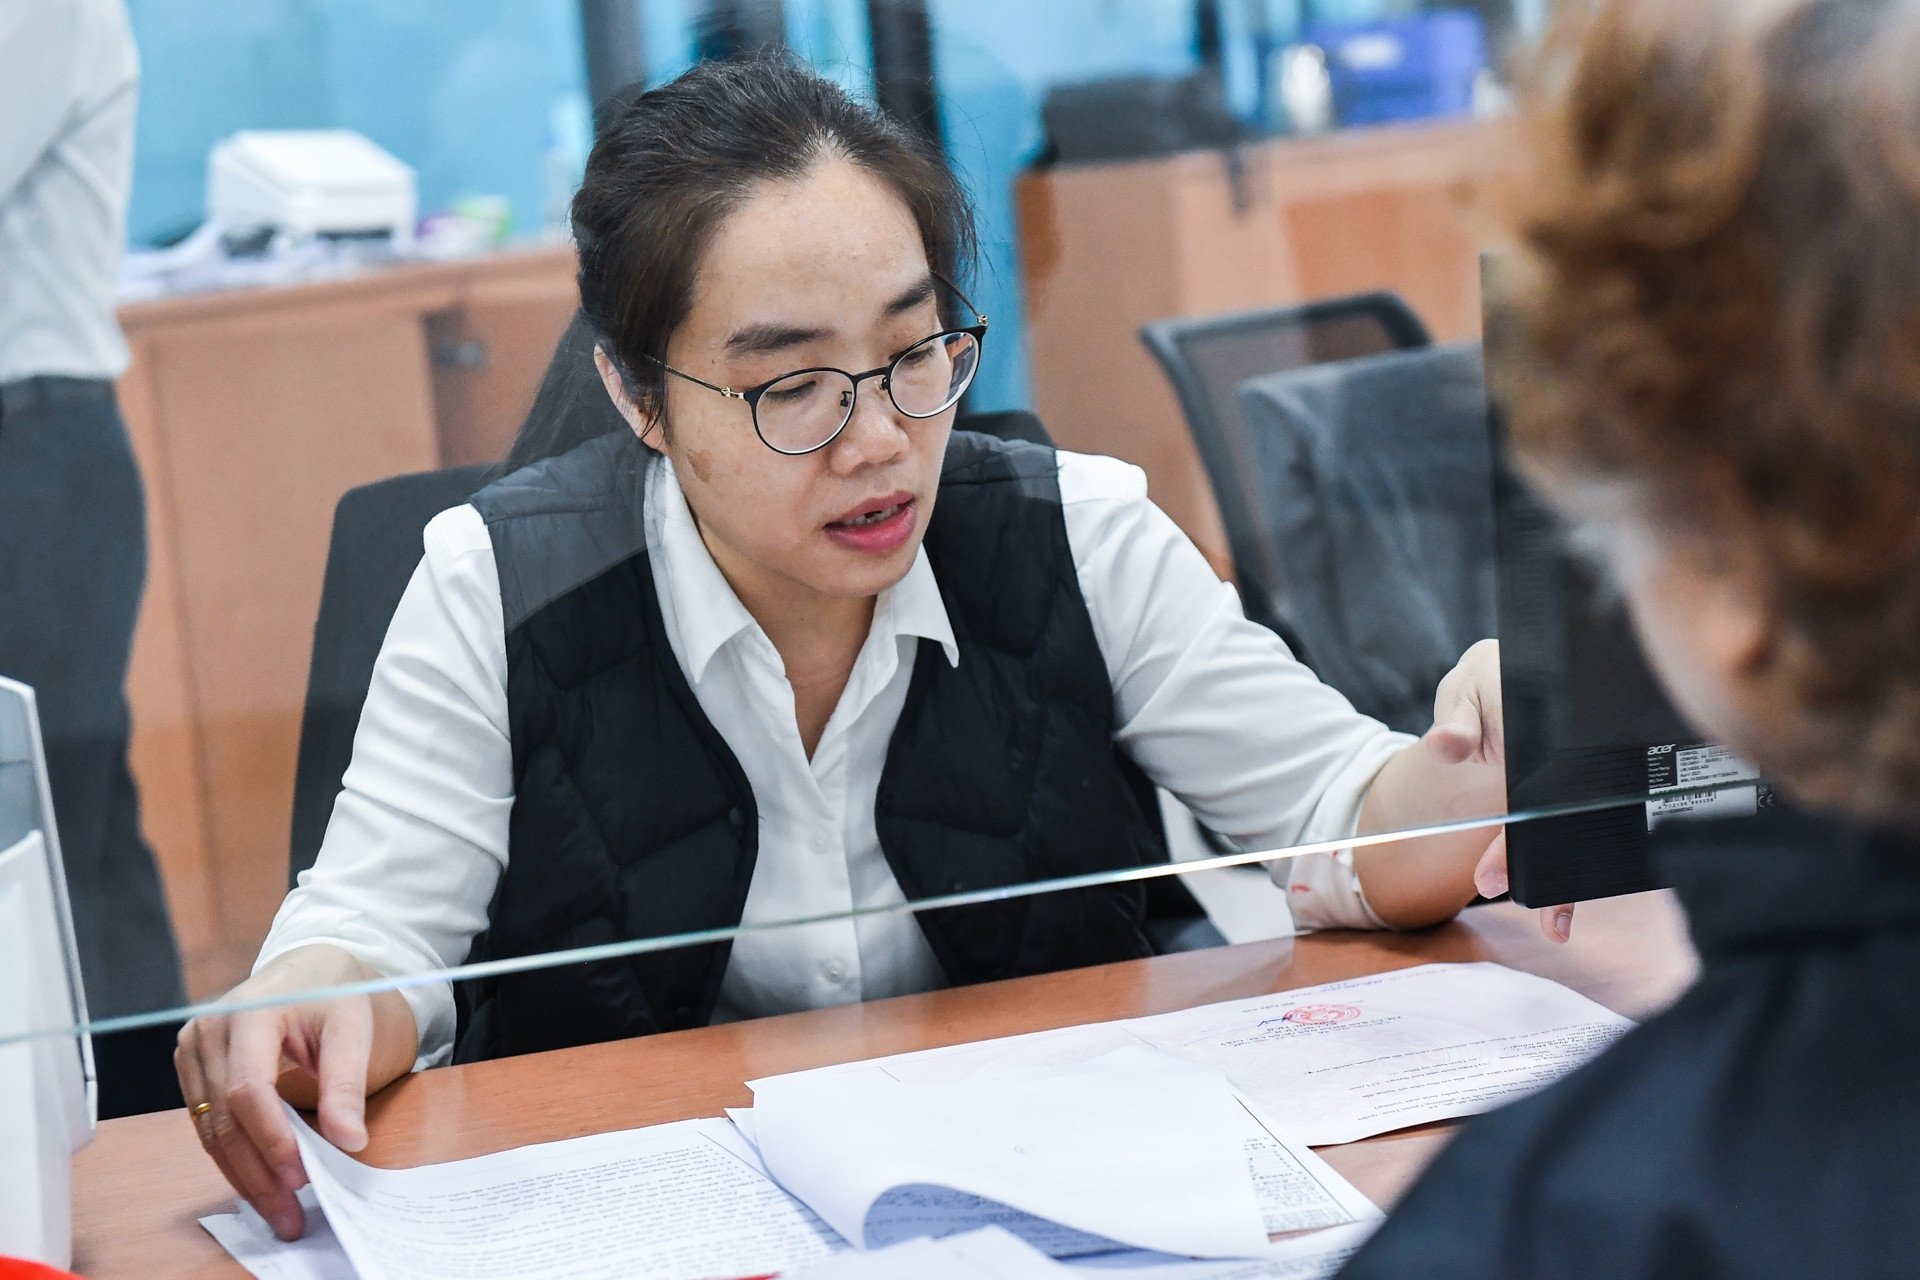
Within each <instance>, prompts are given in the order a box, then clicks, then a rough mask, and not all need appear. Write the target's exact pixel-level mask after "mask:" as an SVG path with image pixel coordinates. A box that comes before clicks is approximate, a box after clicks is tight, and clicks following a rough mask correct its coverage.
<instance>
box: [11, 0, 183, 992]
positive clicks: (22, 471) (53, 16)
mask: <svg viewBox="0 0 1920 1280" xmlns="http://www.w3.org/2000/svg"><path fill="white" fill-rule="evenodd" d="M139 79H140V68H139V59H138V56H137V54H136V53H135V50H134V44H133V35H132V32H131V31H130V30H129V27H128V22H127V14H126V10H125V8H124V7H123V6H122V4H121V0H6V2H5V3H4V4H0V675H6V676H10V677H12V678H13V679H16V680H21V681H24V682H25V683H27V684H29V685H32V686H33V689H34V692H35V694H36V695H37V697H38V701H39V704H40V720H41V726H42V730H43V732H44V734H45V737H46V747H47V772H48V774H49V775H50V778H51V782H52V785H53V804H54V810H55V813H56V816H57V818H58V820H59V824H60V837H61V846H62V851H63V853H64V854H65V862H66V871H67V880H68V884H69V887H70V889H71V896H72V899H73V912H74V927H75V931H76V932H77V933H78V935H79V943H80V959H81V965H82V968H83V970H84V972H85V978H86V987H87V1001H88V1006H89V1009H90V1010H91V1012H92V1014H93V1015H94V1016H95V1017H111V1016H114V1015H116V1014H125V1013H134V1012H141V1011H147V1010H153V1009H160V1008H165V1007H167V1006H170V1005H175V1004H178V1003H180V1002H181V1001H182V999H183V992H182V990H181V983H180V960H179V954H178V951H177V949H176V947H175V944H174V937H173V929H172V926H171V924H170V923H169V921H168V918H167V909H166V899H165V896H164V895H163V893H162V892H161V887H160V878H159V875H158V873H157V871H156V870H155V867H154V861H153V854H152V852H151V851H150V850H149V849H148V848H147V846H146V842H145V841H144V840H143V839H142V838H141V835H140V810H139V800H138V797H137V795H136V793H135V790H134V784H133V776H132V774H131V773H130V772H129V769H128V765H127V737H128V715H127V700H126V681H127V662H128V657H129V653H130V651H131V649H132V645H133V627H134V618H135V615H136V614H137V613H138V611H139V607H140V592H141V588H142V585H143V584H144V581H145V578H146V525H145V511H144V500H143V495H142V492H141V485H140V474H139V471H138V470H137V468H136V467H135V464H134V459H133V452H132V449H131V447H130V446H129V444H128V441H127V429H126V426H125V424H124V423H123V422H122V421H121V419H120V411H119V408H118V406H117V405H116V404H115V402H114V394H113V379H114V378H116V377H118V376H119V375H120V374H121V373H122V372H123V371H124V370H125V369H126V367H127V346H126V342H125V341H124V340H123V338H122V337H121V334H120V329H119V326H118V324H117V322H116V320H115V317H114V288H115V283H116V281H117V279H118V276H119V264H120V258H121V253H122V250H123V248H124V245H125V236H126V214H127V196H128V189H129V187H130V186H131V182H132V169H133V125H134V105H135V98H136V95H137V91H138V87H139Z"/></svg>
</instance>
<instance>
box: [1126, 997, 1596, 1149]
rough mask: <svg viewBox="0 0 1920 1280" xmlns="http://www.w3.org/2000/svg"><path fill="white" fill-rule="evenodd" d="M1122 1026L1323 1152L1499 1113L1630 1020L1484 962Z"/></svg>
mask: <svg viewBox="0 0 1920 1280" xmlns="http://www.w3.org/2000/svg"><path fill="white" fill-rule="evenodd" d="M1127 1025H1128V1027H1129V1029H1131V1030H1132V1031H1133V1032H1134V1033H1135V1034H1136V1035H1138V1036H1139V1037H1140V1038H1141V1039H1143V1040H1145V1041H1146V1042H1147V1043H1149V1044H1152V1045H1155V1046H1157V1047H1158V1048H1161V1049H1164V1050H1166V1051H1167V1052H1168V1053H1171V1054H1174V1055H1177V1056H1179V1057H1182V1058H1185V1059H1188V1060H1189V1061H1193V1062H1204V1063H1208V1064H1210V1065H1212V1066H1216V1067H1218V1068H1220V1070H1222V1071H1224V1072H1226V1074H1227V1075H1228V1076H1229V1077H1230V1078H1231V1079H1232V1080H1233V1081H1234V1083H1235V1084H1237V1085H1239V1086H1240V1088H1241V1089H1243V1090H1244V1091H1245V1092H1246V1094H1247V1096H1248V1097H1250V1098H1252V1099H1253V1100H1254V1101H1255V1102H1256V1103H1258V1104H1259V1105H1260V1106H1261V1107H1262V1108H1264V1109H1265V1110H1267V1111H1268V1112H1270V1113H1271V1114H1272V1115H1273V1116H1274V1117H1275V1119H1276V1120H1278V1121H1279V1122H1280V1123H1281V1124H1282V1125H1284V1126H1286V1128H1287V1131H1288V1132H1290V1133H1292V1134H1293V1135H1294V1136H1296V1137H1298V1138H1300V1139H1301V1140H1302V1141H1304V1142H1306V1143H1308V1144H1310V1145H1312V1146H1316V1147H1317V1146H1326V1145H1330V1144H1333V1143H1340V1142H1353V1141H1356V1140H1358V1139H1360V1138H1365V1137H1368V1136H1370V1135H1372V1134H1376V1133H1386V1132H1388V1131H1389V1130H1393V1129H1404V1128H1406V1127H1407V1126H1408V1125H1415V1124H1424V1123H1426V1122H1428V1121H1431V1120H1450V1119H1453V1118H1455V1117H1458V1116H1469V1115H1477V1114H1479V1113H1480V1112H1482V1111H1489V1110H1492V1109H1493V1108H1494V1107H1497V1106H1499V1105H1500V1104H1501V1103H1503V1102H1508V1101H1511V1100H1513V1099H1515V1098H1518V1097H1521V1096H1523V1095H1525V1094H1529V1093H1532V1092H1533V1091H1534V1090H1536V1089H1538V1088H1540V1087H1541V1086H1542V1085H1545V1084H1547V1083H1548V1082H1550V1081H1552V1080H1555V1079H1557V1078H1559V1077H1560V1076H1562V1075H1565V1074H1566V1073H1567V1072H1568V1071H1571V1070H1572V1069H1573V1068H1575V1067H1577V1066H1579V1065H1580V1064H1581V1063H1583V1062H1585V1061H1586V1060H1587V1059H1588V1058H1590V1057H1592V1056H1593V1055H1594V1054H1596V1053H1598V1052H1599V1051H1600V1050H1602V1049H1604V1048H1605V1047H1606V1046H1607V1045H1609V1044H1611V1043H1612V1042H1613V1040H1614V1039H1615V1038H1617V1037H1618V1036H1619V1035H1620V1034H1621V1033H1622V1032H1624V1031H1625V1030H1626V1029H1627V1028H1628V1027H1630V1026H1632V1025H1633V1024H1632V1023H1631V1022H1629V1021H1628V1020H1627V1019H1625V1018H1623V1017H1621V1016H1620V1015H1619V1014H1617V1013H1614V1012H1612V1011H1610V1010H1608V1009H1605V1008H1603V1007H1601V1006H1600V1005H1597V1004H1595V1003H1594V1002H1593V1001H1591V1000H1589V999H1587V998H1586V997H1585V996H1583V995H1580V994H1578V993H1576V992H1573V991H1569V990H1568V989H1567V988H1565V987H1563V986H1561V985H1560V984H1559V983H1557V982H1549V981H1548V980H1547V979H1545V978H1536V977H1534V976H1533V975H1531V974H1526V973H1518V972H1515V971H1514V970H1512V969H1508V968H1506V967H1504V966H1502V965H1497V964H1489V963H1484V962H1482V963H1476V964H1428V965H1421V966H1419V967H1418V968H1414V969H1400V970H1396V971H1395V972H1392V973H1381V974H1374V975H1372V976H1370V977H1365V978H1355V979H1353V980H1352V981H1350V982H1331V983H1327V984H1326V985H1324V986H1318V987H1307V988H1303V989H1301V990H1298V991H1283V992H1280V993H1279V994H1277V995H1271V996H1262V997H1259V998H1257V999H1252V1000H1240V1001H1232V1002H1228V1003H1225V1004H1216V1005H1207V1006H1205V1007H1203V1008H1199V1009H1186V1010H1182V1011H1180V1012H1178V1013H1165V1014H1160V1015H1158V1016H1156V1017H1151V1018H1137V1019H1134V1020H1133V1021H1131V1022H1129V1023H1128V1024H1127Z"/></svg>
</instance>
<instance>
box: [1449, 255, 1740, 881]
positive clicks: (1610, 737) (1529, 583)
mask: <svg viewBox="0 0 1920 1280" xmlns="http://www.w3.org/2000/svg"><path fill="white" fill-rule="evenodd" d="M1498 275H1499V262H1498V259H1497V257H1495V255H1491V254H1489V255H1487V256H1486V257H1484V258H1483V259H1482V261H1481V285H1482V291H1481V296H1482V299H1483V302H1484V305H1485V313H1484V319H1485V333H1486V340H1485V358H1486V369H1487V383H1488V389H1489V392H1490V394H1489V396H1488V399H1487V403H1488V406H1489V409H1488V414H1489V421H1488V428H1489V430H1490V432H1491V434H1492V444H1493V448H1492V456H1493V468H1494V474H1493V515H1494V554H1495V559H1496V574H1495V579H1496V599H1497V604H1496V610H1497V619H1498V629H1499V630H1498V634H1499V637H1500V681H1501V698H1502V702H1503V704H1504V706H1505V729H1506V751H1507V805H1508V809H1509V811H1511V812H1514V813H1525V812H1527V811H1529V810H1534V809H1541V808H1551V807H1556V806H1558V807H1564V806H1568V805H1571V804H1575V803H1578V802H1597V801H1604V800H1606V799H1608V798H1621V799H1623V801H1624V802H1623V803H1621V804H1619V805H1605V806H1602V807H1599V808H1597V809H1594V810H1592V811H1589V812H1581V813H1575V814H1566V815H1562V816H1557V817H1548V818H1539V819H1529V820H1524V821H1520V822H1515V823H1512V824H1510V825H1509V826H1508V828H1507V864H1508V880H1509V883H1510V885H1511V888H1512V891H1513V896H1514V899H1515V900H1516V901H1518V902H1520V903H1522V904H1524V905H1526V906H1530V907H1544V906H1553V905H1557V904H1559V903H1563V902H1580V901H1584V900H1586V899H1589V898H1606V897H1612V896H1614V895H1616V894H1623V893H1636V892H1638V891H1640V890H1643V889H1653V888H1658V887H1660V880H1659V878H1658V876H1657V875H1656V874H1655V872H1654V870H1653V868H1652V867H1651V865H1650V864H1649V863H1648V860H1647V833H1648V832H1649V831H1650V830H1651V829H1652V828H1653V826H1654V825H1656V824H1657V823H1659V822H1661V821H1665V820H1667V819H1670V818H1675V817H1680V816H1703V815H1706V814H1725V815H1733V814H1738V813H1748V814H1751V813H1754V812H1756V811H1758V810H1759V809H1761V808H1764V807H1768V806H1771V805H1772V804H1773V803H1774V795H1773V793H1772V791H1771V790H1770V789H1769V788H1768V787H1767V785H1766V784H1765V783H1764V782H1761V781H1758V780H1757V779H1756V777H1755V774H1754V771H1753V769H1752V768H1751V767H1749V766H1748V765H1746V764H1745V763H1744V762H1743V761H1741V760H1740V759H1739V758H1738V757H1737V756H1735V755H1734V754H1733V753H1732V752H1730V751H1728V750H1727V749H1726V748H1724V747H1720V746H1717V745H1715V744H1713V743H1710V742H1705V741H1703V740H1702V739H1701V738H1700V736H1699V735H1698V734H1697V733H1695V732H1694V731H1693V730H1692V729H1690V728H1689V727H1688V726H1687V724H1686V722H1685V721H1684V720H1682V719H1681V717H1680V713H1679V712H1678V711H1676V710H1674V708H1673V704H1672V703H1671V702H1670V701H1669V700H1668V698H1667V696H1666V694H1665V693H1664V692H1663V691H1662V690H1661V688H1660V684H1659V681H1658V680H1656V679H1655V678H1654V675H1653V673H1652V671H1651V670H1650V669H1649V668H1648V666H1647V662H1646V659H1645V657H1644V656H1643V655H1642V653H1641V650H1640V645H1639V642H1638V640H1637V639H1636V638H1635V636H1634V633H1633V628H1632V626H1631V624H1630V623H1629V621H1628V619H1627V614H1626V610H1625V606H1624V605H1623V604H1622V603H1621V601H1620V599H1619V597H1618V596H1617V594H1616V593H1615V592H1613V591H1612V590H1611V589H1610V588H1609V587H1608V585H1607V584H1606V583H1605V582H1604V581H1603V579H1602V577H1601V575H1600V573H1599V572H1597V571H1596V570H1595V568H1594V567H1593V566H1592V565H1591V564H1590V563H1589V562H1588V560H1587V559H1585V558H1583V557H1582V556H1581V555H1579V554H1578V553H1576V552H1575V551H1574V550H1573V548H1572V547H1571V546H1570V545H1569V543H1568V541H1567V539H1566V537H1565V535H1564V532H1563V530H1562V528H1561V526H1560V525H1559V523H1558V521H1557V520H1556V518H1555V517H1554V515H1553V514H1552V512H1551V511H1550V510H1549V509H1548V508H1547V506H1546V504H1545V503H1544V502H1543V501H1542V499H1541V498H1540V497H1539V495H1538V494H1537V493H1535V492H1534V490H1533V489H1532V488H1531V487H1530V486H1529V485H1528V484H1527V482H1526V481H1525V480H1524V479H1523V478H1522V477H1521V475H1520V473H1519V471H1518V470H1517V468H1516V467H1515V466H1514V465H1513V459H1512V455H1511V453H1510V452H1509V450H1508V447H1507V432H1506V422H1505V419H1504V417H1503V415H1502V414H1501V411H1500V406H1499V399H1498V395H1497V394H1493V393H1494V392H1495V391H1496V389H1497V388H1498V387H1499V386H1500V384H1501V378H1500V376H1499V370H1500V369H1501V367H1502V361H1503V360H1505V359H1508V358H1511V357H1510V354H1509V352H1508V351H1507V350H1506V349H1505V348H1506V347H1507V344H1506V343H1505V342H1503V337H1504V331H1503V325H1502V318H1501V314H1500V307H1499V296H1500V291H1499V284H1498ZM1703 787H1711V788H1712V789H1711V790H1708V791H1704V792H1703V791H1701V790H1700V788H1703ZM1629 797H1631V799H1628V798H1629Z"/></svg>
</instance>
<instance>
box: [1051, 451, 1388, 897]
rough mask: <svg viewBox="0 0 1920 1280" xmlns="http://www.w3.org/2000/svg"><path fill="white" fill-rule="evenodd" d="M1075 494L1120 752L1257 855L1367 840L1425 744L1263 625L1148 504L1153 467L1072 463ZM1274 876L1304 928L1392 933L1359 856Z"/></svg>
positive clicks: (1065, 464)
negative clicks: (1376, 715) (1404, 756)
mask: <svg viewBox="0 0 1920 1280" xmlns="http://www.w3.org/2000/svg"><path fill="white" fill-rule="evenodd" d="M1060 493H1061V497H1062V499H1063V501H1064V503H1065V516H1066V525H1067V540H1068V543H1069V544H1070V545H1071V547H1072V549H1073V556H1074V561H1075V565H1076V567H1077V569H1078V571H1079V578H1080V590H1081V594H1082V595H1083V596H1084V597H1085V599H1086V602H1087V610H1088V612H1089V613H1090V614H1091V616H1092V619H1093V630H1094V634H1095V636H1096V637H1097V638H1098V639H1099V642H1100V649H1101V652H1102V654H1103V656H1104V657H1105V659H1106V664H1107V674H1108V676H1109V677H1110V679H1111V680H1112V682H1113V698H1114V721H1115V724H1116V726H1117V733H1116V736H1117V740H1118V741H1119V743H1120V745H1121V746H1122V747H1123V748H1124V749H1125V750H1126V751H1127V753H1128V754H1129V755H1130V756H1131V757H1132V758H1133V759H1134V761H1135V762H1136V763H1138V764H1139V765H1140V767H1141V768H1142V769H1143V770H1145V771H1146V773H1147V776H1148V777H1150V778H1152V779H1153V781H1154V782H1156V783H1157V784H1159V785H1160V786H1163V787H1165V788H1166V789H1167V790H1168V791H1171V792H1172V793H1173V794H1174V795H1176V796H1178V797H1179V798H1180V800H1181V801H1182V802H1183V803H1184V804H1186V806H1187V807H1188V808H1190V809H1191V810H1193V812H1194V814H1195V815H1196V816H1197V817H1199V819H1200V820H1201V821H1202V822H1204V823H1205V824H1206V825H1207V826H1209V827H1211V828H1212V829H1213V830H1215V831H1217V832H1219V833H1220V834H1221V835H1224V836H1226V837H1228V838H1229V839H1231V840H1233V841H1235V842H1237V843H1238V844H1240V845H1242V846H1244V847H1246V848H1249V849H1276V848H1284V847H1287V846H1289V845H1295V844H1302V843H1310V842H1315V841H1324V840H1338V839H1343V838H1345V837H1348V836H1351V835H1353V834H1354V832H1355V829H1356V827H1357V826H1358V823H1359V815H1360V805H1361V802H1362V801H1363V800H1364V799H1365V798H1366V793H1367V788H1368V787H1370V786H1371V785H1372V784H1373V779H1374V777H1375V775H1377V774H1378V773H1379V772H1380V769H1381V767H1382V766H1383V765H1385V764H1386V762H1387V760H1388V759H1389V758H1391V757H1392V756H1393V755H1394V754H1395V753H1396V752H1398V751H1400V750H1401V749H1402V748H1403V747H1404V746H1405V745H1406V744H1407V743H1409V742H1411V741H1413V739H1411V738H1409V737H1407V736H1406V735H1404V734H1397V733H1394V732H1392V731H1391V730H1389V729H1388V728H1386V726H1384V725H1382V724H1381V723H1380V722H1379V721H1377V720H1374V719H1371V718H1370V717H1367V716H1364V715H1362V714H1360V713H1359V712H1358V711H1356V710H1354V708H1353V706H1352V704H1351V703H1349V702H1348V701H1347V700H1346V699H1345V698H1344V697H1342V696H1341V695H1340V694H1339V693H1338V692H1337V691H1335V690H1334V689H1332V688H1331V687H1329V686H1328V685H1326V684H1324V683H1322V682H1321V681H1320V680H1319V678H1318V677H1316V676H1315V675H1314V674H1313V672H1312V671H1310V670H1308V668H1307V667H1306V666H1304V665H1303V664H1302V663H1301V662H1300V661H1299V660H1298V659H1296V658H1295V657H1294V656H1293V654H1292V653H1291V652H1290V651H1289V650H1288V649H1287V647H1286V645H1285V643H1284V642H1282V641H1281V639H1280V638H1279V637H1278V636H1276V635H1275V634H1274V633H1273V632H1272V631H1270V630H1268V629H1267V628H1265V627H1262V626H1260V625H1259V624H1258V623H1254V622H1250V621H1248V620H1247V618H1246V615H1245V614H1244V613H1243V612H1242V611H1241V608H1240V599H1239V596H1238V595H1237V594H1236V593H1235V591H1234V589H1233V588H1232V587H1231V586H1230V585H1228V584H1226V583H1224V582H1221V581H1220V580H1219V578H1217V577H1216V576H1215V575H1214V573H1213V570H1212V569H1211V568H1210V567H1209V566H1208V564H1207V562H1206V560H1205V558H1204V557H1202V556H1201V554H1200V551H1199V549H1198V548H1196V547H1195V546H1194V545H1193V543H1192V542H1191V541H1190V540H1189V539H1188V538H1187V536H1186V535H1185V534H1184V533H1182V532H1181V531H1180V529H1179V527H1178V526H1177V525H1175V524H1174V523H1173V521H1172V520H1171V519H1169V518H1168V517H1167V515H1166V513H1165V512H1163V511H1161V510H1160V509H1159V508H1158V507H1156V506H1155V505H1154V504H1153V503H1152V502H1151V501H1149V500H1148V498H1147V481H1146V475H1145V473H1144V472H1142V471H1141V470H1140V469H1139V468H1138V467H1134V466H1131V465H1129V464H1127V463H1124V462H1121V461H1119V460H1117V459H1114V458H1103V457H1097V456H1092V455H1087V454H1075V453H1062V454H1060ZM1272 870H1273V874H1274V878H1275V880H1276V881H1277V882H1278V883H1279V884H1281V885H1282V886H1283V887H1285V888H1286V889H1287V890H1288V902H1289V905H1290V906H1292V908H1293V913H1294V923H1295V926H1296V927H1298V928H1301V929H1312V928H1323V927H1334V926H1350V927H1370V928H1380V927H1382V922H1381V921H1380V919H1379V917H1378V916H1377V915H1375V914H1374V912H1373V910H1372V909H1371V908H1370V907H1369V906H1368V905H1367V902H1366V898H1365V895H1364V894H1362V892H1361V890H1360V882H1359V877H1358V875H1357V874H1355V872H1354V870H1353V864H1352V855H1351V853H1350V852H1343V853H1341V854H1338V855H1328V854H1318V855H1309V856H1304V857H1299V858H1290V859H1286V860H1285V861H1282V862H1278V863H1276V864H1275V865H1274V867H1273V869H1272Z"/></svg>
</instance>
